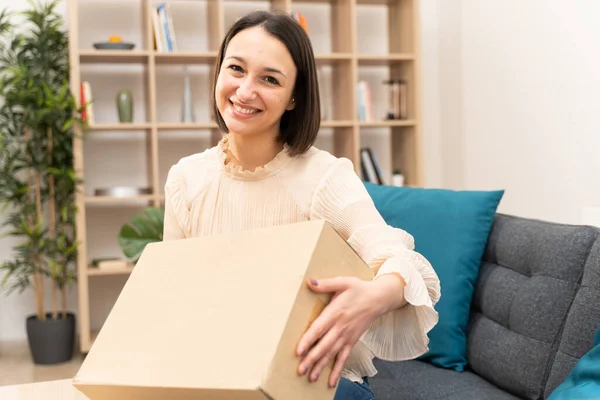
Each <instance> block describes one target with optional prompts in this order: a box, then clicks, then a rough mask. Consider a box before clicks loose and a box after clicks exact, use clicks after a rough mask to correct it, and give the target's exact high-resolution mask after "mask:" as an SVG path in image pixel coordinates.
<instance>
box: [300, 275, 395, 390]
mask: <svg viewBox="0 0 600 400" xmlns="http://www.w3.org/2000/svg"><path fill="white" fill-rule="evenodd" d="M309 287H310V288H311V289H312V290H313V291H315V292H318V293H332V294H333V296H332V298H331V301H330V302H329V304H328V305H327V306H326V307H325V309H324V310H323V311H322V312H321V314H320V315H319V317H318V318H317V319H315V321H314V322H313V323H312V324H311V326H310V327H309V329H308V330H307V331H306V333H305V334H304V335H303V336H302V338H301V340H300V342H299V343H298V347H297V354H298V356H300V357H302V361H301V362H300V365H299V366H298V372H299V373H300V374H302V375H305V374H306V373H310V375H309V379H310V380H311V381H313V382H314V381H317V380H318V379H319V376H320V374H321V372H322V371H323V369H324V368H325V367H326V366H327V364H328V363H329V362H331V360H334V359H335V364H334V365H333V369H332V371H331V375H330V376H329V386H331V387H334V386H335V385H336V383H337V381H338V380H339V378H340V375H341V372H342V369H343V367H344V364H345V363H346V360H347V359H348V356H349V355H350V352H351V350H352V348H353V347H354V345H355V344H356V342H357V341H358V340H359V339H360V337H361V336H362V335H363V333H364V332H365V331H366V330H367V329H368V328H369V326H370V325H371V323H372V322H373V321H374V320H375V319H377V318H378V317H379V316H381V315H383V314H384V313H386V312H387V311H389V310H390V309H393V308H396V307H399V306H401V305H402V304H403V301H404V290H403V289H404V281H403V280H402V278H399V277H398V276H395V274H389V275H387V274H386V275H382V276H380V277H378V278H377V279H376V280H373V281H363V280H360V279H358V278H353V277H338V278H332V279H322V280H319V281H318V282H316V281H311V282H309ZM308 349H310V351H308V352H307V350H308ZM304 353H306V354H304Z"/></svg>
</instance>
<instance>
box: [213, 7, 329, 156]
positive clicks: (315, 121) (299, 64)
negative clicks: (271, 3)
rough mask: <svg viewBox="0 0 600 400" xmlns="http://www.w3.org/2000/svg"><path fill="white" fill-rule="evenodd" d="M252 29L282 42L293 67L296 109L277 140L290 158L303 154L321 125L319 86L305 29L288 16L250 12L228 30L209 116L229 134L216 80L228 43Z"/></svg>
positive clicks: (287, 113)
mask: <svg viewBox="0 0 600 400" xmlns="http://www.w3.org/2000/svg"><path fill="white" fill-rule="evenodd" d="M254 26H261V27H262V28H263V29H265V31H266V32H268V33H269V34H271V35H272V36H274V37H275V38H277V39H278V40H279V41H281V42H282V43H283V44H284V45H285V47H287V50H288V51H289V53H290V55H291V56H292V60H293V61H294V64H295V65H296V69H297V74H296V82H295V84H294V91H293V96H294V101H295V103H296V105H295V107H294V108H293V109H292V110H286V111H285V112H284V114H283V115H282V117H281V123H280V129H279V139H280V140H281V141H282V142H283V143H286V144H287V145H288V146H289V147H290V149H289V152H290V155H292V156H294V155H298V154H302V153H304V152H306V151H307V150H308V149H310V147H311V146H312V145H313V144H314V142H315V140H316V139H317V134H318V132H319V128H320V124H321V105H320V101H319V84H318V81H317V69H316V66H315V58H314V54H313V49H312V44H311V42H310V38H309V37H308V35H307V34H306V31H305V30H304V28H302V26H301V25H300V24H299V23H298V22H297V21H296V20H295V19H294V18H292V17H291V16H290V15H288V14H285V13H283V12H278V11H275V12H270V11H253V12H251V13H249V14H247V15H245V16H244V17H242V18H240V19H239V20H237V21H236V22H235V24H233V26H232V27H231V28H230V29H229V31H228V32H227V34H226V35H225V39H224V40H223V43H222V44H221V48H220V49H219V54H218V55H217V61H216V65H215V71H214V76H213V82H212V93H213V101H212V104H211V113H212V114H213V116H214V118H215V120H216V122H217V124H218V125H219V128H220V129H221V130H222V131H223V132H224V133H229V129H228V128H227V125H225V121H224V120H223V117H222V116H221V113H220V112H219V109H218V108H217V102H216V92H215V91H216V85H217V80H218V77H219V73H220V70H221V65H222V63H223V58H224V56H225V52H226V51H227V46H228V44H229V42H230V41H231V39H233V37H234V36H235V35H237V34H238V33H239V32H241V31H243V30H244V29H248V28H252V27H254Z"/></svg>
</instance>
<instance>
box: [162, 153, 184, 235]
mask: <svg viewBox="0 0 600 400" xmlns="http://www.w3.org/2000/svg"><path fill="white" fill-rule="evenodd" d="M164 190H165V218H164V227H163V241H167V240H175V239H183V238H185V234H184V231H183V229H182V227H181V225H180V220H181V219H182V214H183V213H187V209H186V208H185V207H183V204H184V195H183V184H182V177H181V174H180V172H179V170H178V168H177V165H174V166H172V167H171V169H170V170H169V174H168V175H167V182H166V183H165V187H164Z"/></svg>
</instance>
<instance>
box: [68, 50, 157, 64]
mask: <svg viewBox="0 0 600 400" xmlns="http://www.w3.org/2000/svg"><path fill="white" fill-rule="evenodd" d="M149 56H150V52H149V51H145V50H82V51H80V52H79V59H80V61H81V63H82V64H83V63H85V64H92V63H111V64H113V63H123V64H126V63H147V62H148V58H149Z"/></svg>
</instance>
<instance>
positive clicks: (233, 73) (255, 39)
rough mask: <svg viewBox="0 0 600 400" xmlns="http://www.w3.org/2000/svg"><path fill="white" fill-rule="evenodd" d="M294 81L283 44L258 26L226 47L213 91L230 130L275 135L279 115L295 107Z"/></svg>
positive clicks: (292, 71) (236, 132)
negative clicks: (293, 96) (293, 97)
mask: <svg viewBox="0 0 600 400" xmlns="http://www.w3.org/2000/svg"><path fill="white" fill-rule="evenodd" d="M295 82H296V66H295V65H294V62H293V60H292V57H291V55H290V53H289V52H288V50H287V48H286V47H285V45H284V44H283V43H281V42H280V41H279V40H278V39H276V38H275V37H273V36H271V35H270V34H269V33H267V31H265V30H264V29H263V28H262V27H258V26H257V27H252V28H248V29H245V30H243V31H241V32H239V33H238V34H237V35H236V36H234V37H233V38H232V39H231V41H230V42H229V44H228V46H227V50H226V52H225V55H224V57H223V63H222V65H221V69H220V72H219V77H218V79H217V84H216V91H215V92H216V93H215V95H216V102H217V108H218V109H219V112H220V113H221V116H222V117H223V120H224V121H225V124H226V125H227V127H228V128H229V132H230V133H233V134H237V135H263V134H265V135H269V136H272V137H276V136H277V135H278V133H279V121H280V119H281V116H282V114H283V113H284V112H285V111H286V110H291V109H292V108H293V107H294V101H293V99H292V93H293V91H294V84H295Z"/></svg>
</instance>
